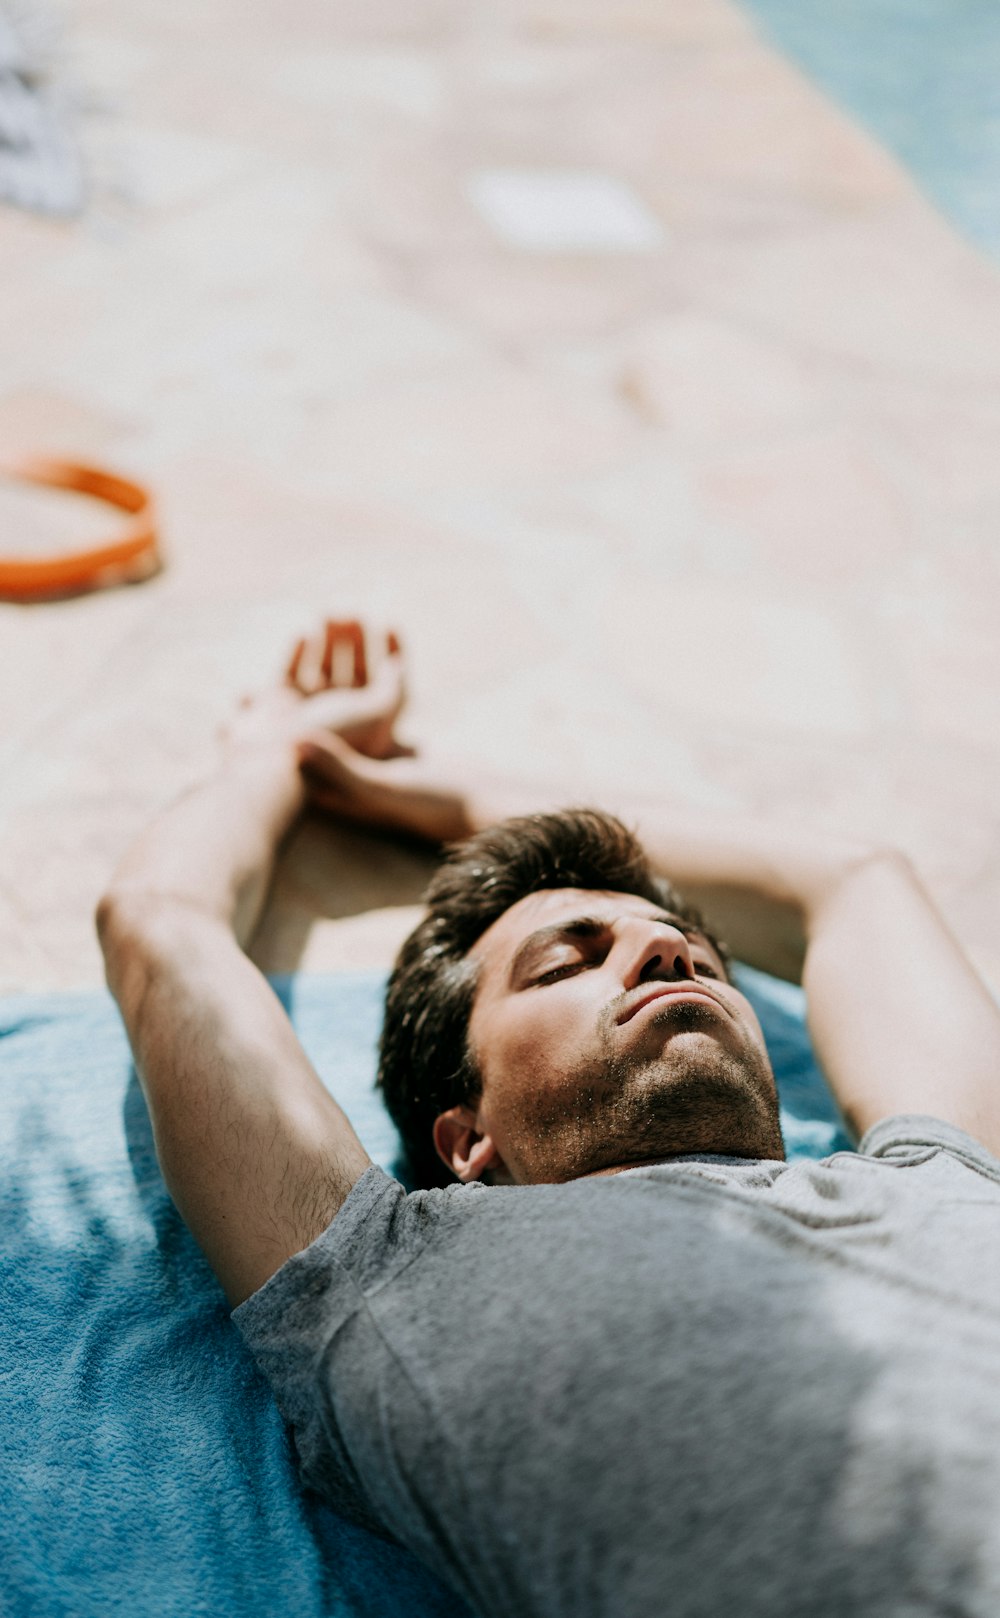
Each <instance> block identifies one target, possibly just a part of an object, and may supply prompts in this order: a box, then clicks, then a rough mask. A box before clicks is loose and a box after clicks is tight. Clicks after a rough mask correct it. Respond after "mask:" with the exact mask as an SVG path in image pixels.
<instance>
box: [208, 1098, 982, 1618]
mask: <svg viewBox="0 0 1000 1618" xmlns="http://www.w3.org/2000/svg"><path fill="white" fill-rule="evenodd" d="M233 1318H234V1319H235V1321H236V1323H237V1324H238V1326H239V1328H240V1330H241V1331H242V1333H243V1334H244V1336H245V1338H246V1339H247V1342H248V1343H249V1345H250V1347H251V1349H252V1350H253V1353H254V1355H255V1356H256V1358H257V1360H258V1362H259V1363H260V1365H261V1366H262V1368H263V1370H264V1372H265V1374H266V1375H267V1377H268V1378H269V1380H270V1382H271V1384H272V1386H273V1388H274V1391H275V1394H276V1396H277V1399H278V1403H279V1405H280V1406H281V1408H282V1410H283V1411H284V1413H285V1415H286V1416H287V1418H288V1420H289V1421H290V1422H291V1424H292V1427H293V1430H294V1435H295V1442H296V1445H297V1448H298V1452H299V1457H300V1461H301V1465H302V1469H303V1472H304V1475H305V1478H306V1480H307V1481H308V1482H309V1483H310V1484H311V1485H312V1486H313V1487H314V1488H316V1489H317V1490H319V1491H320V1492H321V1493H322V1494H323V1495H325V1496H326V1498H327V1499H328V1500H329V1501H330V1502H331V1503H332V1504H333V1505H335V1506H336V1507H338V1508H339V1509H340V1510H342V1511H345V1512H347V1513H348V1514H349V1515H351V1516H353V1517H355V1518H356V1519H358V1520H360V1521H362V1522H365V1523H367V1524H368V1525H369V1526H371V1527H374V1528H376V1529H377V1530H378V1531H379V1532H382V1533H385V1534H389V1535H391V1536H393V1537H395V1538H396V1539H398V1540H400V1541H401V1542H402V1543H403V1544H404V1545H407V1546H408V1547H409V1548H410V1549H411V1550H412V1551H414V1552H415V1553H416V1554H417V1555H418V1556H419V1557H421V1558H422V1559H423V1560H424V1561H425V1562H427V1563H428V1564H429V1565H430V1566H431V1567H433V1568H434V1569H435V1571H436V1572H438V1573H439V1574H440V1575H441V1576H442V1577H444V1578H445V1579H447V1580H450V1581H451V1583H452V1584H453V1585H454V1586H455V1588H456V1589H458V1590H459V1591H461V1593H462V1594H463V1595H464V1596H465V1597H466V1599H467V1600H468V1601H469V1603H470V1604H471V1605H472V1607H473V1608H475V1609H476V1610H478V1611H479V1612H481V1613H484V1614H504V1615H509V1618H529V1615H532V1614H537V1615H539V1618H562V1615H565V1618H592V1615H594V1618H596V1615H598V1614H600V1615H603V1618H639V1615H643V1618H646V1615H657V1618H659V1615H667V1614H669V1615H670V1618H723V1615H733V1614H739V1615H740V1618H750V1615H760V1618H765V1615H766V1618H791V1615H794V1618H805V1615H812V1614H825V1615H831V1618H833V1615H836V1618H843V1615H844V1614H851V1615H852V1618H858V1615H859V1614H866V1615H871V1618H903V1615H906V1618H913V1615H916V1614H931V1613H933V1614H935V1615H940V1614H944V1613H947V1614H976V1615H981V1618H997V1615H998V1614H1000V1162H998V1160H997V1159H996V1158H994V1157H992V1156H991V1154H990V1153H989V1152H987V1151H986V1150H985V1149H984V1148H983V1147H981V1146H980V1145H978V1144H977V1143H976V1142H975V1141H973V1140H972V1139H970V1137H969V1136H967V1135H965V1134H963V1133H962V1132H961V1131H960V1130H958V1129H954V1128H952V1127H950V1126H948V1125H946V1124H942V1123H939V1122H938V1121H936V1120H934V1119H930V1118H894V1119H889V1120H886V1121H885V1122H883V1123H881V1124H879V1125H877V1126H876V1128H874V1129H873V1130H871V1131H870V1132H869V1134H868V1135H867V1136H866V1138H865V1140H864V1141H863V1142H862V1146H861V1151H860V1153H857V1154H855V1153H847V1152H843V1153H838V1154H836V1155H835V1156H833V1157H830V1158H827V1159H825V1160H824V1161H822V1162H814V1161H798V1162H795V1163H791V1164H784V1163H773V1162H749V1161H740V1160H737V1159H714V1160H712V1159H709V1160H678V1161H674V1162H671V1163H668V1164H663V1165H659V1166H657V1167H655V1168H643V1169H633V1170H631V1171H629V1172H627V1173H624V1174H619V1175H613V1176H610V1177H607V1178H600V1179H588V1180H577V1181H573V1182H571V1183H569V1184H567V1185H541V1186H518V1187H510V1188H499V1187H498V1188H488V1187H484V1186H480V1185H470V1186H458V1185H455V1186H450V1187H449V1188H448V1189H446V1190H436V1191H424V1192H416V1193H413V1194H411V1195H407V1194H406V1193H405V1192H404V1191H403V1189H402V1187H401V1186H399V1185H398V1184H397V1183H396V1182H395V1181H394V1180H392V1179H390V1178H389V1177H388V1176H387V1175H385V1174H384V1173H383V1172H382V1171H381V1170H380V1169H377V1168H370V1169H368V1171H367V1172H366V1173H365V1174H364V1175H363V1177H362V1178H361V1180H359V1182H358V1184H357V1185H356V1186H355V1187H354V1189H353V1191H352V1192H351V1195H350V1196H349V1198H348V1199H347V1202H346V1203H345V1204H344V1207H343V1208H342V1209H341V1211H340V1213H339V1214H338V1215H337V1217H336V1219H334V1221H333V1223H332V1224H331V1225H330V1227H329V1229H328V1230H327V1231H326V1232H325V1233H324V1234H323V1235H322V1236H321V1237H319V1239H318V1240H317V1241H315V1242H314V1243H313V1244H312V1246H311V1247H309V1248H307V1249H306V1251H305V1252H303V1253H299V1254H297V1255H296V1256H295V1257H294V1258H292V1259H290V1260H289V1261H288V1262H287V1263H286V1264H285V1265H284V1266H283V1267H282V1268H281V1269H280V1270H279V1271H278V1273H277V1274H276V1275H274V1276H273V1277H272V1278H271V1280H270V1281H268V1282H267V1284H266V1285H265V1286H264V1287H262V1288H261V1290H260V1291H259V1292H258V1293H256V1294H255V1295H254V1296H253V1297H252V1298H250V1299H248V1301H247V1302H246V1303H244V1304H243V1305H242V1306H241V1307H240V1308H239V1309H237V1310H236V1312H235V1314H234V1317H233Z"/></svg>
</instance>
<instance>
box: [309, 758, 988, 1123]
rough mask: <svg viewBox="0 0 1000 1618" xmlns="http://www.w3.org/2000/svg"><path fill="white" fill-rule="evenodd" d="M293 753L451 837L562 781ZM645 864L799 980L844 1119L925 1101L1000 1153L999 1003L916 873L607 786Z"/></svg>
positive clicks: (885, 1113) (379, 813) (858, 848)
mask: <svg viewBox="0 0 1000 1618" xmlns="http://www.w3.org/2000/svg"><path fill="white" fill-rule="evenodd" d="M300 756H301V757H302V758H303V762H304V764H305V766H306V769H307V772H308V774H309V776H310V778H311V780H312V783H313V788H312V790H313V793H314V795H315V796H316V797H317V798H318V800H319V801H320V802H321V803H323V804H325V805H326V806H327V807H329V808H331V809H333V810H334V811H335V812H337V813H340V814H346V815H349V816H351V817H353V818H356V819H362V820H368V821H369V822H374V823H377V824H381V825H385V826H392V825H397V826H399V827H400V828H402V829H405V830H407V831H412V832H417V833H419V834H421V835H424V836H427V837H429V838H436V839H439V840H441V841H447V840H458V839H460V838H462V837H465V836H468V835H469V834H470V833H471V832H473V831H475V830H476V829H477V828H478V827H480V826H483V825H488V824H490V823H492V822H493V821H494V820H497V819H500V818H502V817H503V816H505V815H509V814H521V813H530V812H532V811H535V810H539V809H548V808H554V807H558V806H559V805H560V804H562V803H565V802H566V801H567V796H568V795H567V794H566V792H565V791H563V792H561V793H553V792H552V790H551V789H548V788H539V787H537V786H530V787H528V786H518V785H516V784H507V783H504V782H498V783H495V784H492V785H491V784H490V783H489V782H488V781H486V780H484V778H483V776H482V773H481V772H476V774H475V775H474V776H472V775H466V776H463V775H462V773H461V772H459V773H457V774H456V773H455V772H452V773H450V774H449V773H447V772H445V773H444V774H442V775H439V776H438V777H437V778H435V777H434V776H433V775H432V774H431V773H430V772H429V771H428V768H427V766H426V765H423V764H421V763H420V761H419V760H400V761H398V762H395V763H388V764H380V763H377V762H373V761H370V760H365V759H359V758H358V757H357V755H354V754H351V753H350V751H349V750H348V749H345V748H343V747H342V746H341V745H340V744H339V743H338V742H337V741H336V739H335V738H333V739H331V738H324V737H322V736H315V737H313V738H312V739H311V740H310V741H309V742H308V743H307V744H306V745H305V746H304V747H303V748H302V749H300ZM604 797H605V800H606V801H605V803H604V805H603V806H605V807H607V808H609V809H612V810H614V811H615V812H617V813H618V814H619V815H621V817H622V818H623V819H624V820H626V821H627V822H629V823H630V824H632V825H634V826H635V827H636V828H637V830H638V832H639V835H640V837H641V839H642V841H643V842H644V844H645V846H646V848H647V849H648V851H649V853H650V855H651V857H652V859H653V861H654V863H655V864H656V865H658V866H659V868H660V869H661V870H663V871H664V872H665V873H667V874H668V875H669V876H670V878H671V879H672V880H673V881H674V882H676V884H677V886H678V887H679V888H680V889H681V891H682V892H683V893H684V894H685V896H686V897H687V898H689V899H691V900H693V901H694V902H695V903H696V904H699V905H700V906H702V907H703V909H704V910H705V913H706V915H707V916H708V917H709V918H710V920H711V921H712V923H713V925H714V926H715V927H716V928H717V929H718V930H719V931H720V932H721V933H722V934H723V936H725V937H726V939H727V941H728V942H729V944H730V946H731V947H732V949H733V951H734V953H735V954H736V955H737V957H738V958H739V959H741V960H744V961H747V962H748V963H750V964H751V965H754V966H759V967H761V968H762V969H763V970H765V971H770V972H774V973H776V974H777V975H779V976H783V977H786V978H790V979H792V980H795V981H798V980H799V979H800V978H801V981H802V982H803V984H804V986H805V989H806V997H807V1006H808V1017H809V1027H810V1032H811V1034H812V1038H813V1043H814V1046H815V1049H816V1054H817V1057H818V1059H819V1061H820V1063H821V1065H822V1067H823V1070H824V1072H825V1073H826V1075H827V1078H828V1080H829V1082H830V1085H831V1088H832V1089H833V1091H834V1094H835V1095H836V1097H837V1100H838V1102H839V1104H840V1106H841V1109H842V1111H843V1113H844V1116H845V1118H846V1120H847V1123H848V1125H849V1126H850V1127H851V1129H852V1130H853V1131H854V1132H855V1134H856V1135H858V1136H860V1135H861V1134H863V1133H864V1131H865V1130H866V1129H868V1128H869V1127H870V1126H871V1125H872V1124H874V1123H876V1122H877V1121H878V1120H879V1119H880V1118H885V1117H889V1116H892V1115H893V1114H896V1113H903V1112H911V1113H927V1114H930V1115H931V1116H934V1117H937V1118H940V1119H943V1120H946V1121H949V1122H951V1123H955V1124H957V1125H959V1127H960V1128H962V1129H965V1130H967V1131H968V1132H969V1133H970V1134H971V1135H973V1136H975V1137H976V1138H977V1139H978V1140H980V1141H982V1143H983V1144H984V1145H985V1146H987V1147H988V1148H989V1149H990V1150H991V1151H993V1152H994V1153H997V1154H998V1155H1000V1008H998V1007H997V1005H996V1003H995V1002H994V1000H993V999H992V997H991V996H990V994H989V993H988V992H987V990H986V989H985V987H984V986H983V984H982V982H981V980H980V979H979V977H978V975H977V974H976V972H975V970H974V969H973V967H972V966H971V965H970V963H969V962H968V960H967V959H966V957H965V956H964V954H963V953H962V950H961V948H960V947H959V945H958V943H957V941H956V940H955V938H954V937H953V936H952V934H951V932H950V931H949V929H948V927H947V925H946V924H945V922H944V920H943V919H942V917H941V916H940V915H939V913H938V912H937V910H936V909H935V907H934V906H933V904H932V903H931V901H930V899H929V898H928V896H927V894H926V892H925V891H924V889H923V887H922V885H921V883H920V881H919V879H918V878H917V876H916V874H915V872H914V871H913V870H912V868H911V867H910V865H909V863H908V862H907V861H906V859H905V858H903V857H902V856H901V855H899V854H897V853H894V852H892V851H887V850H884V849H881V848H878V847H875V846H867V845H864V844H860V843H854V842H850V841H847V840H836V839H832V838H827V837H823V836H816V835H812V834H808V833H804V832H802V831H801V830H798V829H796V828H789V827H782V826H780V825H774V824H772V823H770V822H754V821H752V820H748V819H745V818H738V819H737V818H733V817H727V816H719V815H706V814H703V813H701V812H699V813H698V814H697V815H692V814H691V813H690V812H687V811H684V810H683V809H679V808H677V807H676V806H675V805H672V804H669V803H664V802H662V801H657V800H655V799H650V798H642V797H638V796H636V797H629V796H626V795H623V794H621V793H615V792H614V791H611V792H609V793H607V794H606V795H604Z"/></svg>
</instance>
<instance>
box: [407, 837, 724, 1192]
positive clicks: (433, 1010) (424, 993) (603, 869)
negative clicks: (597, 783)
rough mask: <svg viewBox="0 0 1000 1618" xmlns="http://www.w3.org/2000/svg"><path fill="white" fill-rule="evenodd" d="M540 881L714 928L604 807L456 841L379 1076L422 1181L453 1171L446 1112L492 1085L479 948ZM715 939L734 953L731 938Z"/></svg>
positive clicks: (412, 951) (417, 940) (412, 1168)
mask: <svg viewBox="0 0 1000 1618" xmlns="http://www.w3.org/2000/svg"><path fill="white" fill-rule="evenodd" d="M540 888H585V889H590V890H592V891H598V892H603V891H608V892H611V893H634V894H637V895H638V896H639V897H640V898H643V899H649V900H650V901H651V902H652V903H653V904H656V905H661V906H663V907H664V908H665V909H668V910H671V911H673V912H674V913H675V914H677V915H680V916H683V918H684V919H685V921H687V922H688V923H689V924H690V925H691V926H694V927H700V928H702V929H703V930H704V928H703V923H702V921H701V917H700V916H699V915H698V913H697V912H696V911H695V910H693V909H692V908H691V906H690V905H685V904H684V903H683V901H682V900H681V899H680V897H679V895H678V894H677V893H676V892H675V890H674V889H673V887H672V886H671V884H670V883H669V882H668V881H667V880H666V879H665V878H664V877H660V876H657V875H656V874H655V873H654V872H653V870H652V869H651V867H650V864H649V860H648V858H647V856H646V854H645V852H644V850H643V849H642V847H641V845H640V844H639V842H638V841H637V839H636V838H635V837H634V836H633V835H632V833H631V832H630V831H628V830H627V828H626V827H625V826H623V825H622V823H621V821H620V820H616V819H615V817H614V816H613V815H607V814H604V813H602V812H601V811H600V810H597V809H564V810H561V811H560V812H559V813H556V814H538V815H524V816H518V817H516V818H514V819H512V820H504V821H501V822H500V823H499V824H498V825H496V826H490V827H489V828H488V829H487V830H486V831H482V832H478V833H477V834H476V836H474V837H470V838H469V839H468V841H467V842H464V843H457V844H455V845H454V846H453V847H451V848H449V849H447V851H446V853H445V860H444V864H443V865H442V866H441V867H440V869H439V870H438V871H437V872H436V874H435V876H434V877H433V879H432V881H431V883H430V886H429V888H428V890H427V893H426V895H425V899H426V903H427V906H428V910H427V914H426V916H425V917H424V918H423V920H422V921H421V922H420V924H419V925H418V926H417V927H416V928H415V929H414V931H413V932H412V933H411V934H410V936H409V938H407V940H406V942H405V943H404V945H403V947H402V949H401V950H400V952H399V955H398V957H397V959H396V964H395V966H394V967H393V970H392V975H391V976H390V978H389V984H388V988H387V991H386V1002H385V1021H384V1024H383V1028H382V1039H381V1045H380V1051H379V1073H378V1083H379V1085H380V1087H381V1089H382V1093H383V1096H384V1098H385V1103H386V1106H387V1107H388V1109H389V1112H390V1113H391V1115H392V1118H393V1120H394V1122H395V1124H396V1127H397V1129H398V1130H399V1133H400V1136H401V1138H402V1142H403V1151H404V1169H405V1172H406V1174H407V1177H408V1178H409V1179H410V1180H411V1182H412V1183H413V1184H415V1185H424V1186H428V1185H445V1184H447V1183H448V1182H449V1181H450V1180H451V1179H452V1175H451V1173H450V1171H449V1170H448V1169H446V1168H445V1166H444V1164H443V1163H442V1162H441V1159H440V1158H439V1157H438V1155H437V1152H436V1151H435V1148H434V1142H433V1139H432V1130H433V1127H434V1120H435V1119H436V1118H437V1117H438V1115H439V1114H440V1113H442V1112H446V1111H447V1109H448V1108H449V1107H455V1106H460V1105H462V1104H466V1103H469V1102H472V1101H473V1100H474V1099H475V1098H476V1097H477V1096H478V1094H479V1091H480V1080H479V1074H478V1072H477V1069H476V1065H475V1062H474V1060H473V1059H472V1056H471V1054H470V1051H469V1047H468V1028H469V1018H470V1016H471V1013H472V1002H473V998H474V995H475V990H476V976H477V963H476V962H475V961H472V960H470V959H469V953H468V952H469V950H470V949H471V948H472V946H473V944H474V943H475V942H476V939H477V938H480V937H481V936H482V934H483V933H484V932H485V931H486V929H487V928H488V927H490V926H492V924H493V922H495V921H496V920H497V918H498V917H499V916H501V915H503V913H504V911H505V910H509V909H510V907H511V905H514V904H516V903H517V902H518V900H519V899H523V898H524V897H525V896H526V895H527V894H529V893H535V892H537V891H538V890H539V889H540ZM706 937H708V938H709V940H710V942H711V943H713V944H714V945H715V947H716V948H717V949H718V950H719V952H720V954H721V956H722V959H723V961H725V960H726V953H725V948H724V946H723V945H720V944H719V943H718V941H717V940H715V939H714V938H712V935H711V934H710V933H707V932H706Z"/></svg>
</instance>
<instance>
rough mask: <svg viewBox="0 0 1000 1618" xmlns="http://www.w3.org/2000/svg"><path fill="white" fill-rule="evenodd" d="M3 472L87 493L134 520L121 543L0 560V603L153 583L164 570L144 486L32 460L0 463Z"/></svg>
mask: <svg viewBox="0 0 1000 1618" xmlns="http://www.w3.org/2000/svg"><path fill="white" fill-rule="evenodd" d="M0 472H3V473H4V474H5V475H7V476H9V477H13V478H19V479H20V480H21V481H23V482H25V483H40V484H44V485H45V486H46V487H47V488H51V489H73V490H75V491H76V492H77V493H78V494H89V495H91V496H93V498H94V499H96V500H104V501H105V502H106V503H107V504H108V505H111V506H116V507H117V508H118V509H119V510H120V511H127V512H129V513H130V516H131V521H129V522H127V523H124V524H123V525H122V528H121V531H120V533H119V536H118V538H117V539H114V540H111V541H109V542H108V543H107V544H103V545H96V546H91V547H89V548H88V549H87V550H82V551H68V552H60V553H58V554H57V555H55V556H39V557H18V556H3V555H0V599H2V600H5V601H43V600H45V599H46V598H47V597H53V596H66V595H76V594H78V593H79V592H80V591H82V590H99V589H103V588H104V587H105V586H107V585H112V584H126V583H129V584H130V583H134V582H137V581H138V580H139V579H147V578H149V576H150V575H151V574H153V573H156V572H157V571H158V570H159V568H160V566H161V565H162V562H161V557H160V551H159V544H158V535H157V529H156V512H155V508H154V506H153V499H152V496H151V495H150V493H149V491H148V489H144V488H143V486H142V484H141V483H130V482H128V480H127V479H126V478H120V477H116V476H115V475H114V473H112V472H102V471H101V470H100V469H99V468H98V467H96V466H83V465H81V464H80V463H79V462H77V461H50V460H41V459H38V460H35V459H31V460H24V461H15V462H13V463H9V464H8V463H0Z"/></svg>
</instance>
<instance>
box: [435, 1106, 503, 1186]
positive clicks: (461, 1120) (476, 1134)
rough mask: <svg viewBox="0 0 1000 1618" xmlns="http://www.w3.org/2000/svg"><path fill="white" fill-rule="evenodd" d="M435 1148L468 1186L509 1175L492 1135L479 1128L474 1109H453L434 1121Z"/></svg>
mask: <svg viewBox="0 0 1000 1618" xmlns="http://www.w3.org/2000/svg"><path fill="white" fill-rule="evenodd" d="M434 1145H435V1148H436V1150H437V1154H438V1157H439V1158H440V1159H441V1161H442V1163H446V1164H447V1166H448V1168H450V1169H451V1171H452V1173H453V1174H456V1175H457V1176H458V1178H459V1179H460V1180H461V1181H463V1182H464V1183H465V1184H466V1185H467V1184H468V1183H469V1182H470V1181H472V1180H481V1179H482V1178H483V1175H484V1174H487V1173H489V1174H490V1177H491V1178H493V1176H494V1175H496V1174H497V1173H498V1172H499V1173H500V1174H501V1175H503V1174H505V1173H506V1166H505V1164H504V1161H503V1158H502V1157H501V1156H500V1153H499V1152H498V1151H497V1149H496V1147H495V1146H494V1144H493V1138H492V1136H490V1135H484V1134H482V1133H481V1131H480V1130H479V1128H478V1120H477V1116H476V1114H475V1113H474V1112H473V1110H472V1108H471V1107H449V1109H448V1111H447V1112H442V1113H439V1114H438V1116H437V1118H435V1120H434Z"/></svg>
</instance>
